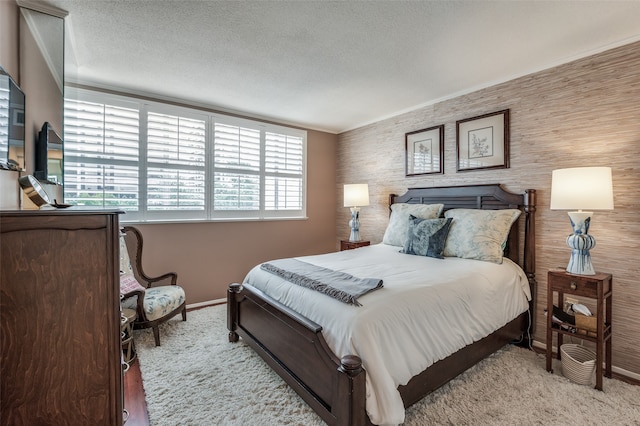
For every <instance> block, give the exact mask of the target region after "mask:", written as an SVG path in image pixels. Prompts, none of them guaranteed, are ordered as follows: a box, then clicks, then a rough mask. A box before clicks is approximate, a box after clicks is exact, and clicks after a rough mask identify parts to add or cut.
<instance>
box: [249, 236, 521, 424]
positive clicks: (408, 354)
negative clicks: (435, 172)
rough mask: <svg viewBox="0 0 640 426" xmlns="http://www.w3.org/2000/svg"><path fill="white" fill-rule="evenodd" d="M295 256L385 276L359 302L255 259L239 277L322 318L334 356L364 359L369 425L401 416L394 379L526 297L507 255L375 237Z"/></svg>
mask: <svg viewBox="0 0 640 426" xmlns="http://www.w3.org/2000/svg"><path fill="white" fill-rule="evenodd" d="M296 259H298V260H302V261H304V262H308V263H311V264H314V265H318V266H322V267H325V268H329V269H333V270H336V271H341V272H345V273H348V274H351V275H353V276H355V277H359V278H379V279H382V280H383V287H382V288H381V289H378V290H375V291H372V292H370V293H367V294H365V295H364V296H361V297H360V298H359V299H358V301H359V302H360V303H361V305H362V306H352V305H348V304H345V303H343V302H340V301H338V300H336V299H333V298H331V297H329V296H327V295H325V294H322V293H319V292H316V291H314V290H312V289H308V288H305V287H301V286H298V285H296V284H293V283H290V282H288V281H286V280H284V279H282V278H280V277H278V276H276V275H273V274H271V273H269V272H267V271H264V270H262V269H261V268H260V265H258V266H256V267H254V268H253V269H252V270H251V271H250V272H249V273H248V274H247V276H246V277H245V280H244V283H249V284H251V285H253V286H254V287H256V288H258V289H259V290H261V291H263V292H265V293H266V294H268V295H269V296H270V297H272V298H274V299H275V300H277V301H278V302H280V303H282V304H284V305H285V306H287V307H289V308H291V309H293V310H295V311H296V312H298V313H300V314H302V315H304V316H305V317H307V318H309V319H310V320H312V321H314V322H316V323H318V324H319V325H321V326H322V327H323V330H322V333H323V336H324V338H325V340H326V341H327V344H328V345H329V347H330V348H331V350H332V351H333V352H334V354H335V355H337V356H338V357H342V356H344V355H348V354H353V355H358V356H359V357H360V358H361V359H362V363H363V366H364V368H365V370H366V372H367V376H366V380H367V383H366V388H367V395H366V409H367V414H368V415H369V418H370V420H371V421H372V422H373V423H374V424H401V423H403V422H404V404H403V402H402V399H401V397H400V394H399V392H398V390H397V388H398V386H399V385H405V384H406V383H407V382H408V381H409V380H410V379H411V378H412V377H413V376H415V375H416V374H418V373H420V372H422V371H423V370H425V369H426V368H427V367H429V366H430V365H432V364H433V363H435V362H437V361H439V360H441V359H444V358H446V357H447V356H449V355H451V354H452V353H454V352H456V351H457V350H459V349H461V348H463V347H464V346H467V345H469V344H471V343H473V342H475V341H478V340H480V339H482V338H483V337H485V336H487V335H489V334H491V333H492V332H494V331H495V330H497V329H499V328H500V327H502V326H504V325H505V324H507V323H508V322H510V321H511V320H513V319H514V318H516V317H517V316H518V315H520V314H521V313H522V312H525V311H526V310H527V309H528V307H529V305H528V301H529V300H531V294H530V289H529V283H528V280H527V277H526V275H525V273H524V272H523V271H522V269H521V268H520V267H519V266H518V265H516V264H515V263H514V262H512V261H510V260H509V259H506V258H505V259H504V261H503V263H502V264H496V263H491V262H484V261H479V260H470V259H461V258H456V257H447V258H445V259H434V258H430V257H424V256H413V255H408V254H403V253H400V248H399V247H396V246H391V245H386V244H377V245H372V246H368V247H361V248H358V249H355V250H347V251H341V252H335V253H328V254H323V255H316V256H303V257H297V258H296Z"/></svg>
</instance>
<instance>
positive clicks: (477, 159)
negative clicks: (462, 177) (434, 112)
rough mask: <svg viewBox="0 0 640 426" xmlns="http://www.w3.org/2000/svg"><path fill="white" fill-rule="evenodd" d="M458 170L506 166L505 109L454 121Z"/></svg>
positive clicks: (507, 128)
mask: <svg viewBox="0 0 640 426" xmlns="http://www.w3.org/2000/svg"><path fill="white" fill-rule="evenodd" d="M456 144H457V146H456V150H457V155H458V163H457V168H458V171H467V170H479V169H506V168H508V167H509V110H508V109H505V110H504V111H498V112H492V113H490V114H484V115H481V116H478V117H473V118H467V119H465V120H459V121H456Z"/></svg>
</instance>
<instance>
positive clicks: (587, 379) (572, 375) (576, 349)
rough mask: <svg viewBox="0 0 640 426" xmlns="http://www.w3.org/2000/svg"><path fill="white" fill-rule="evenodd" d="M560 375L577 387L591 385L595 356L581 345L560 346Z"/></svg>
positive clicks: (594, 369) (568, 344)
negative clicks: (577, 385)
mask: <svg viewBox="0 0 640 426" xmlns="http://www.w3.org/2000/svg"><path fill="white" fill-rule="evenodd" d="M560 352H561V353H562V374H563V375H564V376H565V377H566V378H567V379H569V380H571V381H572V382H575V383H578V384H579V385H590V384H592V383H593V375H594V373H595V371H596V354H595V352H593V351H592V350H589V349H587V348H585V347H584V346H582V345H576V344H573V343H567V344H564V345H562V346H560Z"/></svg>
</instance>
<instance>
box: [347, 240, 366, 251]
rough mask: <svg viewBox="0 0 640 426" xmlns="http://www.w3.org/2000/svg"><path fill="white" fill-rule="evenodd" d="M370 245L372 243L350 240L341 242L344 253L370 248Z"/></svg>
mask: <svg viewBox="0 0 640 426" xmlns="http://www.w3.org/2000/svg"><path fill="white" fill-rule="evenodd" d="M369 244H371V241H348V240H341V241H340V251H343V250H352V249H356V248H358V247H364V246H368V245H369Z"/></svg>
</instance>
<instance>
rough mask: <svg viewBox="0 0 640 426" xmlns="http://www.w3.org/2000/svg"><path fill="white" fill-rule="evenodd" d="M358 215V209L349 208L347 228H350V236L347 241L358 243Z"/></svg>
mask: <svg viewBox="0 0 640 426" xmlns="http://www.w3.org/2000/svg"><path fill="white" fill-rule="evenodd" d="M359 215H360V208H359V207H351V220H350V221H349V226H350V227H351V235H349V241H350V242H355V241H360V221H359V220H358V216H359Z"/></svg>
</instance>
